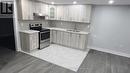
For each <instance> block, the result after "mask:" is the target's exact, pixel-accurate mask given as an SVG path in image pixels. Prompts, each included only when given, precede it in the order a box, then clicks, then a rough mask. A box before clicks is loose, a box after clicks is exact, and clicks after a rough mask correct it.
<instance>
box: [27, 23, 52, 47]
mask: <svg viewBox="0 0 130 73" xmlns="http://www.w3.org/2000/svg"><path fill="white" fill-rule="evenodd" d="M29 26H30V29H31V30H38V31H40V32H39V49H43V48H45V47H47V46H49V45H50V29H45V28H42V24H34V25H33V24H29Z"/></svg>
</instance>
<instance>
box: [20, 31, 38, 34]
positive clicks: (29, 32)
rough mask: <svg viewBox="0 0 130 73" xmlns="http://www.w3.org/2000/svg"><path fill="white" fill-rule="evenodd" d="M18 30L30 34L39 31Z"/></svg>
mask: <svg viewBox="0 0 130 73" xmlns="http://www.w3.org/2000/svg"><path fill="white" fill-rule="evenodd" d="M19 32H23V33H28V34H32V33H38V32H39V31H36V30H20V31H19Z"/></svg>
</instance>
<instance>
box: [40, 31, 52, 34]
mask: <svg viewBox="0 0 130 73" xmlns="http://www.w3.org/2000/svg"><path fill="white" fill-rule="evenodd" d="M48 32H50V31H45V32H40V34H42V33H48Z"/></svg>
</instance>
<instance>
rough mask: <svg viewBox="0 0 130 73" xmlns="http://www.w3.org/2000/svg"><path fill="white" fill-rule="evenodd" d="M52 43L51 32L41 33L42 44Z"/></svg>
mask: <svg viewBox="0 0 130 73" xmlns="http://www.w3.org/2000/svg"><path fill="white" fill-rule="evenodd" d="M46 41H50V31H44V32H40V43H44V42H46Z"/></svg>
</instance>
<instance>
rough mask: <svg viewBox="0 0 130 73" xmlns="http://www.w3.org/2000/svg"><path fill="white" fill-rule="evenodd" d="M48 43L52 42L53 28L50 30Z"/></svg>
mask: <svg viewBox="0 0 130 73" xmlns="http://www.w3.org/2000/svg"><path fill="white" fill-rule="evenodd" d="M50 43H53V30H50Z"/></svg>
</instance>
